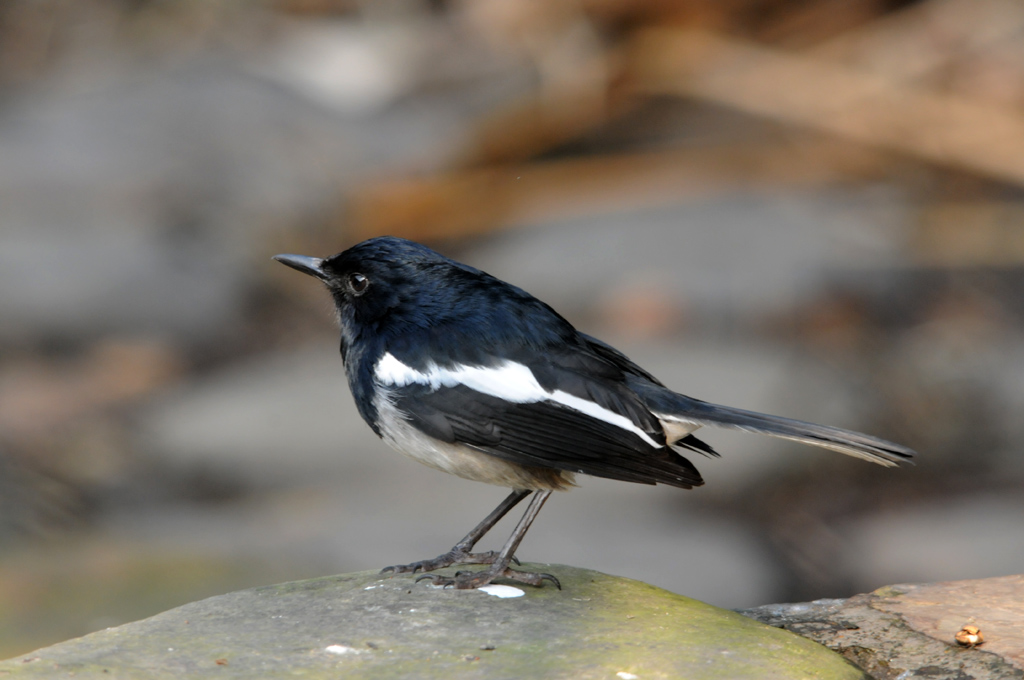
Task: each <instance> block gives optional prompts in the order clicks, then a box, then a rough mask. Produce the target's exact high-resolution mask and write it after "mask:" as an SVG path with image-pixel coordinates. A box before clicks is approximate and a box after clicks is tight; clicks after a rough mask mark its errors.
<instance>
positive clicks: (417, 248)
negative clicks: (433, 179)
mask: <svg viewBox="0 0 1024 680" xmlns="http://www.w3.org/2000/svg"><path fill="white" fill-rule="evenodd" d="M274 259H275V260H277V261H278V262H281V263H282V264H286V265H288V266H289V267H291V268H292V269H296V270H298V271H300V272H302V273H304V274H309V275H310V276H314V277H316V278H318V279H320V280H321V281H323V282H324V284H325V285H326V286H327V288H328V290H329V291H330V292H331V296H332V297H333V298H334V303H335V305H336V306H337V309H338V318H339V321H340V323H341V324H342V327H343V330H344V329H345V327H346V326H350V330H357V329H359V328H362V327H366V326H374V327H375V329H376V330H377V331H381V330H383V329H382V328H381V326H382V324H383V323H384V322H385V320H386V322H387V325H393V324H401V325H407V324H413V325H418V324H429V323H430V321H431V320H432V319H433V320H436V318H437V315H438V314H439V313H440V311H441V310H443V309H445V308H450V307H451V303H452V299H450V298H453V294H454V291H453V288H458V287H459V284H458V279H460V278H463V276H464V275H466V274H468V275H470V276H480V272H477V271H476V270H474V269H472V268H471V267H467V266H466V265H462V264H459V263H457V262H454V261H452V260H449V259H448V258H446V257H444V256H443V255H440V254H439V253H436V252H434V251H433V250H431V249H430V248H427V247H426V246H423V245H420V244H419V243H415V242H413V241H407V240H405V239H400V238H395V237H392V236H382V237H379V238H373V239H370V240H368V241H363V242H362V243H359V244H357V245H355V246H352V247H351V248H349V249H348V250H345V251H343V252H340V253H338V254H337V255H332V256H331V257H327V258H323V259H321V258H317V257H307V256H305V255H275V256H274Z"/></svg>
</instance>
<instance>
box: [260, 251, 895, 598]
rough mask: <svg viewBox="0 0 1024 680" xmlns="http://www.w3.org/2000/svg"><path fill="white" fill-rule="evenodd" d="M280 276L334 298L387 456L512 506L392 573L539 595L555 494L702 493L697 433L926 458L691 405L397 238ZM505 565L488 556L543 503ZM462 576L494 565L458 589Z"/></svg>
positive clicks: (878, 459)
mask: <svg viewBox="0 0 1024 680" xmlns="http://www.w3.org/2000/svg"><path fill="white" fill-rule="evenodd" d="M273 259H274V260H276V261H278V262H280V263H282V264H285V265H287V266H289V267H291V268H293V269H296V270H298V271H300V272H302V273H304V274H308V275H310V276H313V277H314V278H317V279H319V280H320V281H321V282H323V283H324V284H325V285H326V287H327V289H328V291H329V292H330V295H331V297H332V298H333V301H334V306H335V310H336V314H337V322H338V326H339V328H340V330H341V358H342V362H343V364H344V368H345V374H346V376H347V379H348V385H349V388H350V389H351V392H352V396H353V398H354V401H355V405H356V408H357V409H358V411H359V414H360V415H361V416H362V418H363V419H364V420H365V421H366V423H367V424H368V425H369V426H370V428H371V429H372V430H373V431H374V433H375V434H376V435H377V436H378V437H380V439H382V440H383V441H384V442H385V443H387V444H388V445H390V446H391V447H392V448H394V449H396V450H397V451H399V452H400V453H403V454H405V455H406V456H408V457H410V458H412V459H414V460H417V461H419V462H420V463H424V464H426V465H428V466H430V467H432V468H436V469H438V470H441V471H444V472H448V473H450V474H454V475H457V476H459V477H462V478H465V479H469V480H473V481H478V482H484V483H488V484H493V485H497V486H503V487H507V488H509V489H511V493H510V494H509V495H508V496H507V497H506V498H505V499H504V500H503V501H502V502H501V503H500V504H499V505H498V507H496V508H495V509H494V511H492V512H491V513H490V514H489V515H488V516H487V517H486V518H484V520H483V521H482V522H480V523H479V524H478V525H477V526H476V527H475V528H473V530H472V531H470V532H469V533H468V534H467V535H466V536H465V537H464V538H463V539H462V540H460V541H459V542H458V543H456V544H455V546H454V547H452V549H451V550H449V551H448V552H446V553H442V554H441V555H438V556H437V557H435V558H431V559H425V560H419V561H416V562H412V563H410V564H402V565H394V566H389V567H385V568H384V569H383V570H382V573H392V574H398V573H412V574H416V573H418V572H423V573H422V575H420V576H419V577H418V578H417V579H416V580H417V581H419V580H423V579H429V580H430V581H431V582H432V583H433V584H434V585H438V586H443V587H453V588H457V589H472V588H479V587H482V586H485V585H488V584H490V583H491V582H492V581H494V580H495V579H507V580H511V581H513V582H517V583H523V584H527V585H532V586H542V585H543V584H544V582H546V581H548V582H551V583H552V584H553V585H554V586H556V587H558V588H559V589H560V588H561V584H560V582H559V580H558V578H557V577H556V576H555V575H553V574H549V573H539V572H528V571H525V570H520V569H515V568H514V567H513V565H515V566H520V564H519V561H518V560H517V559H516V556H515V553H516V550H517V549H518V547H519V544H520V542H521V541H522V540H523V537H524V536H525V534H526V532H527V530H528V529H529V528H530V525H531V524H532V523H533V521H534V519H535V518H536V517H537V514H538V513H539V512H540V510H541V507H542V506H543V505H544V503H545V502H546V501H547V499H548V497H549V496H550V495H551V493H552V492H553V491H563V490H567V489H570V488H571V487H573V486H574V485H575V476H576V475H578V474H582V475H590V476H594V477H604V478H608V479H615V480H621V481H626V482H635V483H640V484H667V485H669V486H673V487H678V488H681V489H690V488H693V487H696V486H700V485H702V484H703V483H704V480H703V479H702V478H701V475H700V473H699V472H698V471H697V468H696V467H695V466H694V465H693V463H691V462H690V460H689V458H687V455H688V454H692V453H696V454H702V455H705V456H716V457H717V456H718V453H717V452H716V451H715V450H714V449H713V448H712V447H711V446H709V445H708V444H707V443H705V442H704V441H702V440H700V439H698V438H697V437H695V436H694V434H693V432H694V431H695V430H697V429H698V428H701V427H704V426H714V427H720V428H731V429H736V430H744V431H747V432H753V433H757V434H764V435H770V436H773V437H780V438H782V439H788V440H794V441H797V442H801V443H804V444H810V445H813V446H817V447H821V448H824V449H830V450H832V451H837V452H839V453H843V454H846V455H849V456H854V457H857V458H861V459H864V460H867V461H870V462H872V463H877V464H879V465H883V466H887V467H892V466H895V465H898V464H900V463H904V462H907V461H910V460H911V458H912V457H913V456H914V455H915V452H914V451H913V450H912V449H909V448H907V447H905V446H901V445H899V444H896V443H893V442H889V441H886V440H884V439H879V438H877V437H873V436H870V435H867V434H861V433H859V432H853V431H850V430H844V429H840V428H836V427H829V426H826V425H817V424H814V423H809V422H803V421H799V420H792V419H789V418H783V417H780V416H773V415H767V414H763V413H756V412H753V411H746V410H742V409H738V408H733V407H730V406H722V405H718V404H713V403H710V402H707V401H702V400H700V399H695V398H693V397H688V396H686V395H683V394H680V393H678V392H675V391H673V390H671V389H669V388H668V387H666V386H665V385H664V384H662V382H661V381H659V380H658V379H657V378H656V377H654V375H652V374H651V373H649V372H648V371H646V370H644V369H643V368H641V367H640V366H638V365H637V364H636V363H634V362H633V361H632V360H630V359H629V358H628V357H627V356H626V355H625V354H623V353H622V352H620V351H619V350H617V349H615V348H613V347H612V346H611V345H609V344H606V343H604V342H602V341H601V340H598V339H597V338H594V337H592V336H590V335H587V334H585V333H582V332H580V331H578V330H577V329H576V328H575V327H574V326H573V325H572V324H571V323H569V322H568V321H567V320H566V319H565V318H564V317H563V316H561V315H560V314H559V313H558V312H556V311H555V310H554V309H553V308H552V307H551V306H549V305H548V304H546V303H544V302H542V301H541V300H539V299H537V298H535V297H534V296H532V295H530V294H529V293H527V292H526V291H524V290H522V289H521V288H519V287H517V286H514V285H512V284H510V283H506V282H505V281H502V280H500V279H498V278H496V277H494V276H491V275H490V274H487V273H485V272H483V271H480V270H479V269H476V268H474V267H471V266H469V265H466V264H462V263H460V262H456V261H455V260H452V259H449V258H447V257H445V256H444V255H441V254H440V253H438V252H435V251H434V250H432V249H430V248H428V247H427V246H425V245H422V244H420V243H416V242H414V241H409V240H406V239H401V238H397V237H393V236H380V237H376V238H371V239H369V240H366V241H363V242H361V243H358V244H356V245H354V246H352V247H350V248H348V249H347V250H345V251H343V252H340V253H338V254H336V255H333V256H331V257H327V258H317V257H309V256H305V255H291V254H282V255H275V256H274V258H273ZM531 495H532V496H533V497H532V498H531V499H530V502H529V503H528V505H527V509H526V511H525V512H524V514H523V516H522V519H520V521H519V522H518V524H517V525H516V527H515V529H514V530H513V532H512V535H511V536H510V537H509V538H508V540H507V541H506V542H505V543H504V545H503V546H502V547H501V549H500V550H498V551H488V552H476V553H475V552H473V548H474V547H475V546H476V544H477V542H478V541H479V540H480V539H481V538H482V537H483V536H484V535H485V534H486V533H487V532H488V531H489V530H490V529H491V528H492V527H493V526H494V525H495V524H496V523H497V522H498V521H499V520H500V519H501V518H502V517H504V516H505V515H506V514H507V513H508V512H509V511H510V510H512V509H513V508H514V507H515V506H516V505H518V504H519V503H520V502H521V501H523V500H524V499H526V498H527V497H529V496H531ZM453 565H487V566H486V567H485V568H484V569H478V570H458V571H456V572H455V573H454V575H451V576H446V575H441V574H435V573H432V572H434V571H436V570H438V569H442V568H444V567H449V566H453Z"/></svg>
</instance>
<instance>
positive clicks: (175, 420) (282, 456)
mask: <svg viewBox="0 0 1024 680" xmlns="http://www.w3.org/2000/svg"><path fill="white" fill-rule="evenodd" d="M139 423H140V432H141V436H142V438H143V441H144V442H145V445H146V446H147V448H149V449H150V450H151V451H152V452H153V453H154V454H155V455H158V456H159V457H160V458H161V459H162V460H163V461H165V462H166V463H169V464H171V465H172V466H175V467H178V468H179V469H188V468H191V469H200V470H204V469H205V470H209V471H211V472H213V473H215V474H220V475H227V476H230V477H232V478H237V479H240V480H247V481H248V482H249V483H255V484H257V485H265V484H279V483H285V482H288V481H292V482H294V481H297V480H310V479H316V478H317V476H318V475H321V474H324V473H337V472H338V471H339V470H341V469H342V468H343V466H344V461H345V459H346V458H347V457H352V456H356V459H357V460H358V453H359V452H361V451H362V450H364V449H366V448H369V447H373V446H377V445H379V444H378V442H377V438H376V436H375V435H374V434H373V432H372V431H371V430H370V429H369V428H368V427H366V425H365V423H363V421H362V419H361V418H360V417H359V415H358V413H357V412H356V409H355V406H354V405H353V404H352V398H351V396H350V395H349V390H348V382H347V381H346V379H345V373H344V368H343V366H342V363H341V359H340V358H339V357H338V355H337V350H336V348H335V347H334V343H327V342H325V343H324V344H323V345H321V346H318V347H316V348H313V349H309V350H305V351H303V352H297V353H283V354H278V355H273V354H271V355H264V356H260V357H257V358H256V359H252V360H249V361H247V362H245V363H242V364H239V365H236V366H234V367H232V368H229V369H226V370H224V371H222V372H220V373H219V374H216V375H213V376H210V377H208V378H205V379H200V380H197V381H196V382H194V383H188V384H184V385H182V386H181V387H180V388H178V389H176V390H174V391H173V392H172V393H169V394H167V395H164V396H163V397H161V398H160V399H157V400H155V401H154V402H153V403H152V404H150V405H148V406H146V407H145V408H144V410H143V411H142V413H141V414H140V416H139Z"/></svg>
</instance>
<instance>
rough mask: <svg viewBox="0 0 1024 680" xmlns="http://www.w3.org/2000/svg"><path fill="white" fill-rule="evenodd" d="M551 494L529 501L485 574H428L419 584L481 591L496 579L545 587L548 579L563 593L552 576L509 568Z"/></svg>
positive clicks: (466, 572) (421, 577)
mask: <svg viewBox="0 0 1024 680" xmlns="http://www.w3.org/2000/svg"><path fill="white" fill-rule="evenodd" d="M550 495H551V492H550V491H538V492H537V495H535V496H534V497H533V499H532V500H531V501H530V505H528V506H527V508H526V512H525V513H523V518H522V519H521V520H519V524H517V525H516V528H515V531H513V532H512V535H511V536H510V537H509V539H508V541H507V542H506V543H505V545H504V547H502V549H501V552H500V553H498V556H497V557H496V558H495V559H494V560H492V561H491V563H490V564H491V566H490V568H488V569H485V570H483V571H459V572H456V573H455V576H454V577H448V576H441V575H440V574H428V575H425V576H420V577H419V578H418V579H416V580H417V581H422V580H423V579H430V580H431V581H432V582H433V583H434V585H436V586H446V587H447V586H453V587H455V588H458V589H460V590H463V589H469V588H479V587H480V586H483V585H487V584H488V583H490V582H491V581H493V580H494V579H496V578H499V577H500V578H507V579H511V580H513V581H518V582H519V583H526V584H528V585H531V586H539V585H543V583H544V581H545V579H546V580H548V581H551V582H552V583H554V584H555V586H556V587H557V588H558V589H559V590H561V589H562V584H561V583H559V582H558V579H557V578H555V577H554V576H552V575H551V574H540V573H535V572H530V571H516V570H514V569H512V568H510V567H509V566H508V564H509V562H511V561H512V560H513V559H514V558H513V555H515V552H516V549H517V548H518V547H519V543H520V542H521V541H522V540H523V536H525V535H526V531H527V529H529V528H530V525H531V524H533V520H534V519H536V517H537V513H539V512H540V509H541V507H543V505H544V501H546V500H547V499H548V496H550Z"/></svg>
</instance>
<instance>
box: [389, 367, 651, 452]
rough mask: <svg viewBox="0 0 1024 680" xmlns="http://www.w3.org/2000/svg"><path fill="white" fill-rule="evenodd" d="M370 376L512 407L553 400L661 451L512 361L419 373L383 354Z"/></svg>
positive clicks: (617, 418)
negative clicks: (464, 392) (462, 390)
mask: <svg viewBox="0 0 1024 680" xmlns="http://www.w3.org/2000/svg"><path fill="white" fill-rule="evenodd" d="M373 373H374V377H375V378H376V379H377V382H379V383H381V384H382V385H387V386H390V387H405V386H406V385H412V384H417V385H426V386H429V387H430V388H431V389H435V390H436V389H439V388H441V387H455V386H457V385H465V386H466V387H468V388H469V389H471V390H475V391H477V392H480V393H482V394H486V395H489V396H492V397H498V398H499V399H504V400H505V401H510V402H512V403H514V404H532V403H536V402H541V401H553V402H556V403H558V404H561V405H562V406H566V407H568V408H571V409H572V410H574V411H578V412H580V413H585V414H586V415H588V416H590V417H592V418H597V419H598V420H603V421H604V422H606V423H608V424H610V425H614V426H616V427H620V428H622V429H624V430H627V431H629V432H632V433H633V434H635V435H636V436H638V437H640V438H641V439H643V440H644V441H645V442H647V443H648V444H650V445H651V446H653V447H655V448H661V444H658V443H657V442H656V441H654V440H653V439H651V437H650V436H649V435H648V434H647V433H646V432H644V431H643V430H641V429H640V428H638V427H637V426H636V425H635V424H634V423H633V421H631V420H630V419H629V418H627V417H625V416H623V415H620V414H618V413H615V412H614V411H610V410H608V409H606V408H604V407H603V406H601V405H599V404H596V403H594V402H592V401H590V400H588V399H582V398H580V397H577V396H574V395H572V394H569V393H568V392H563V391H562V390H555V391H553V392H548V391H547V390H545V389H544V388H543V387H541V386H540V383H538V382H537V378H536V377H534V375H533V371H531V370H530V369H529V367H527V366H524V365H523V364H520V363H517V362H515V361H509V360H507V359H506V360H505V361H503V362H501V363H500V364H498V365H497V366H457V367H455V368H442V367H440V366H438V365H437V364H434V363H431V364H429V365H428V366H427V370H426V371H420V370H418V369H415V368H413V367H411V366H407V365H406V364H403V363H402V362H401V361H399V360H398V359H396V358H395V356H394V355H393V354H391V353H387V354H385V355H384V356H382V357H381V358H380V360H379V361H378V362H377V366H376V367H375V368H374V371H373Z"/></svg>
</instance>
